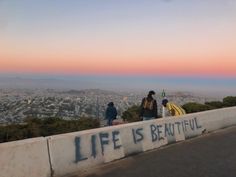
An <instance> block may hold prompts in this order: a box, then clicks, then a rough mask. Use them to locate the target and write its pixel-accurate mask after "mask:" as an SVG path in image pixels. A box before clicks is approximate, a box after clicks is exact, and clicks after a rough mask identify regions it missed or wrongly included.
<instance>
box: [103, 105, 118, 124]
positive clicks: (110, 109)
mask: <svg viewBox="0 0 236 177" xmlns="http://www.w3.org/2000/svg"><path fill="white" fill-rule="evenodd" d="M116 116H117V110H116V108H115V106H114V103H113V102H110V103H108V105H107V109H106V115H105V119H107V125H108V126H111V125H112V121H113V120H114V119H116Z"/></svg>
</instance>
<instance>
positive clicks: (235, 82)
mask: <svg viewBox="0 0 236 177" xmlns="http://www.w3.org/2000/svg"><path fill="white" fill-rule="evenodd" d="M0 88H32V89H33V88H42V89H47V88H50V89H94V88H96V89H106V90H118V91H119V90H122V91H148V90H156V91H162V90H163V89H165V90H169V91H190V92H195V93H201V94H206V95H213V96H214V95H220V96H227V95H236V78H210V77H208V78H204V77H166V76H114V75H110V76H108V75H70V76H68V75H53V76H52V75H35V74H34V75H29V74H25V75H18V76H17V75H14V74H1V75H0Z"/></svg>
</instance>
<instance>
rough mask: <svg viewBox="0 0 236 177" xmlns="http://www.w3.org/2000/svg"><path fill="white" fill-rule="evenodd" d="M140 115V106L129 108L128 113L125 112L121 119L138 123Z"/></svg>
mask: <svg viewBox="0 0 236 177" xmlns="http://www.w3.org/2000/svg"><path fill="white" fill-rule="evenodd" d="M139 113H140V106H136V105H134V106H132V107H130V108H128V109H127V110H126V111H124V112H123V114H122V116H121V117H122V119H123V120H124V121H128V122H137V121H140V117H139Z"/></svg>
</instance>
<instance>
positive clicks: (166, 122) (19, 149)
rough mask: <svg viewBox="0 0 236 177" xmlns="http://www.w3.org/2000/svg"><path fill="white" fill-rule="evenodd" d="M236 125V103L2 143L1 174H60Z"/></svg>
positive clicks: (6, 176)
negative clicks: (234, 104) (194, 111)
mask: <svg viewBox="0 0 236 177" xmlns="http://www.w3.org/2000/svg"><path fill="white" fill-rule="evenodd" d="M232 125H236V107H232V108H224V109H218V110H212V111H205V112H200V113H195V114H188V115H184V116H180V117H167V118H163V119H155V120H150V121H143V122H136V123H130V124H123V125H117V126H112V127H105V128H99V129H92V130H86V131H80V132H75V133H68V134H61V135H56V136H51V137H46V138H35V139H31V140H24V141H16V142H12V143H3V144H0V166H1V169H2V170H1V173H0V177H29V176H30V177H48V176H50V172H51V174H53V176H55V177H62V176H66V175H68V174H72V173H74V172H77V173H79V172H83V171H86V170H90V169H91V168H92V167H94V166H97V165H99V164H103V163H106V162H110V161H113V160H116V159H120V158H124V157H126V156H129V155H131V154H136V153H140V152H144V151H148V150H151V149H155V148H159V147H161V146H164V145H167V144H169V143H173V142H177V141H182V140H185V139H187V138H191V137H195V136H198V135H201V134H202V133H207V132H211V131H214V130H217V129H220V128H224V127H227V126H232ZM47 143H48V144H47ZM47 145H48V146H47ZM48 150H49V151H48ZM50 169H52V171H50Z"/></svg>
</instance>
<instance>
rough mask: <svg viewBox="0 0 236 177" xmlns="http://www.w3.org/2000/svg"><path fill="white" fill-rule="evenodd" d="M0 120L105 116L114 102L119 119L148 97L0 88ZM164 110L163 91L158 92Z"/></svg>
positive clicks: (184, 98) (186, 98)
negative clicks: (126, 111)
mask: <svg viewBox="0 0 236 177" xmlns="http://www.w3.org/2000/svg"><path fill="white" fill-rule="evenodd" d="M0 91H1V92H0V123H1V124H9V123H21V122H22V121H23V120H24V119H25V118H27V117H34V118H41V119H44V118H49V117H59V118H63V119H65V120H71V119H79V118H81V117H90V118H99V119H101V121H102V120H103V119H104V117H105V110H106V106H107V104H108V103H109V102H111V101H112V102H114V104H115V106H116V108H117V110H118V118H120V117H121V116H122V113H123V112H124V111H125V110H127V109H128V108H129V107H131V106H133V105H139V104H140V103H141V99H142V98H143V97H144V96H146V93H144V92H139V93H138V92H134V93H132V92H114V91H106V90H100V89H86V90H54V89H38V90H31V89H0ZM166 96H167V98H168V99H169V100H171V101H174V102H175V103H177V104H179V105H183V104H185V103H187V102H198V103H204V102H206V101H213V100H217V99H216V98H206V97H203V96H196V95H194V94H191V93H185V92H173V93H168V94H167V95H166ZM155 98H156V99H157V101H158V109H159V111H158V112H159V114H160V113H161V111H160V110H161V105H160V102H161V99H162V97H161V92H158V93H157V94H156V95H155Z"/></svg>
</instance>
